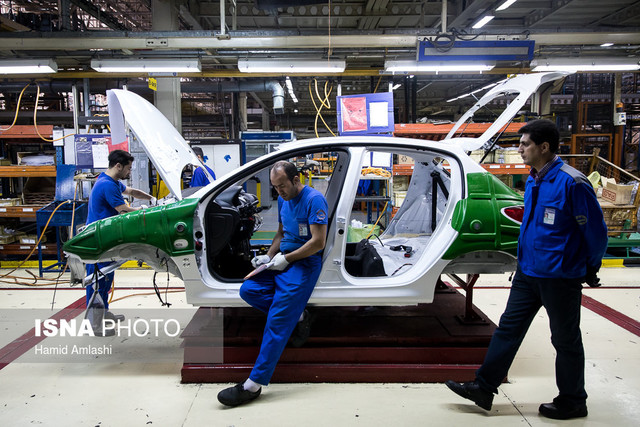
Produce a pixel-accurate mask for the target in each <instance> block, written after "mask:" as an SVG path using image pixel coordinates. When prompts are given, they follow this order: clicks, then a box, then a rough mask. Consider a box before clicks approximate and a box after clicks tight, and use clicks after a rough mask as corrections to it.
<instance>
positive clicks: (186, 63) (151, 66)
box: [91, 59, 202, 73]
mask: <svg viewBox="0 0 640 427" xmlns="http://www.w3.org/2000/svg"><path fill="white" fill-rule="evenodd" d="M91 68H93V69H94V70H96V71H99V72H103V73H136V72H138V73H197V72H200V71H202V67H201V65H200V60H199V59H92V60H91Z"/></svg>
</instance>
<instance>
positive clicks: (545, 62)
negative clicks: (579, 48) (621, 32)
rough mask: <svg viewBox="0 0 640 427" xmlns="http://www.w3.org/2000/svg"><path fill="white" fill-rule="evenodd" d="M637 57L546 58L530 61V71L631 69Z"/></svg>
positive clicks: (635, 68)
mask: <svg viewBox="0 0 640 427" xmlns="http://www.w3.org/2000/svg"><path fill="white" fill-rule="evenodd" d="M638 69H640V64H639V63H638V58H611V57H609V58H603V57H598V58H596V57H586V58H548V59H534V60H533V61H531V71H633V70H638Z"/></svg>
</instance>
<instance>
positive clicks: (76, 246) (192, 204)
mask: <svg viewBox="0 0 640 427" xmlns="http://www.w3.org/2000/svg"><path fill="white" fill-rule="evenodd" d="M198 202H199V199H184V200H181V201H179V202H176V203H172V204H169V205H163V206H156V207H152V208H148V209H143V210H139V211H136V212H129V213H126V214H122V215H116V216H112V217H109V218H105V219H102V220H100V221H96V222H93V223H91V224H89V225H88V226H87V227H86V228H85V229H84V230H83V231H82V232H81V233H79V234H78V235H77V236H75V237H74V238H72V239H70V240H69V241H68V242H66V243H65V244H64V246H63V248H62V249H63V250H64V251H65V252H67V253H70V254H73V255H76V256H78V257H79V258H81V259H99V258H100V256H101V255H102V254H104V253H105V252H107V251H109V250H110V249H113V248H115V247H117V246H119V245H123V244H127V243H142V244H147V245H151V246H154V247H156V248H158V249H160V250H162V251H164V252H165V253H167V254H168V255H170V256H181V255H189V254H192V253H193V252H194V241H193V215H194V212H195V210H196V207H197V206H198Z"/></svg>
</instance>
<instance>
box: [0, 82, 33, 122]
mask: <svg viewBox="0 0 640 427" xmlns="http://www.w3.org/2000/svg"><path fill="white" fill-rule="evenodd" d="M30 85H31V83H27V85H26V86H25V87H24V88H22V91H21V92H20V96H19V97H18V105H16V115H15V116H13V123H11V126H9V127H8V128H6V129H4V128H0V131H2V132H6V131H8V130H9V129H11V128H12V127H13V126H14V125H15V124H16V121H18V113H19V112H20V103H21V102H22V94H23V93H24V91H25V90H27V88H28V87H29V86H30Z"/></svg>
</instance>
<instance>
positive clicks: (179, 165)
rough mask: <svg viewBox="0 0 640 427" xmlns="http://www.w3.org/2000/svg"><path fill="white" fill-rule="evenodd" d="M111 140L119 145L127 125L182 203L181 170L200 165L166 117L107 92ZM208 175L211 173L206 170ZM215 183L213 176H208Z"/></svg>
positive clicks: (129, 96) (131, 96)
mask: <svg viewBox="0 0 640 427" xmlns="http://www.w3.org/2000/svg"><path fill="white" fill-rule="evenodd" d="M107 102H108V103H109V124H110V126H111V140H112V141H113V143H114V144H119V143H121V142H123V141H125V139H126V129H125V121H126V124H127V125H129V128H130V129H131V131H132V132H133V134H134V135H135V137H136V138H137V139H138V140H139V141H140V143H141V144H142V146H143V148H144V151H145V152H146V153H147V156H149V158H150V159H151V162H152V163H153V165H154V166H155V168H156V169H157V171H158V173H159V174H160V176H161V177H162V180H163V181H164V182H165V184H166V185H167V187H168V188H169V191H171V193H173V195H174V196H175V197H176V198H177V199H178V200H182V189H181V185H180V182H181V179H182V170H183V169H184V167H185V166H186V165H188V164H193V165H196V166H201V165H202V163H201V162H200V160H199V159H198V157H197V156H196V155H195V153H194V152H193V150H191V147H189V144H187V142H186V141H185V140H184V138H183V137H182V135H180V133H178V131H177V130H176V128H175V127H173V125H172V124H171V123H170V122H169V120H167V118H166V117H165V116H164V115H163V114H162V113H161V112H160V111H159V110H158V109H157V108H156V107H154V106H153V105H152V104H151V103H149V102H148V101H147V100H145V99H144V98H142V97H141V96H139V95H136V94H135V93H133V92H129V91H126V90H122V89H112V90H108V91H107ZM204 171H205V173H206V174H207V176H209V172H207V171H206V168H205V169H204ZM209 180H210V181H211V182H213V177H211V176H209Z"/></svg>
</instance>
